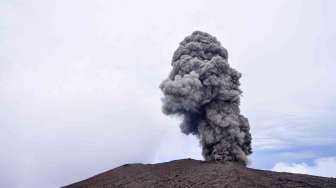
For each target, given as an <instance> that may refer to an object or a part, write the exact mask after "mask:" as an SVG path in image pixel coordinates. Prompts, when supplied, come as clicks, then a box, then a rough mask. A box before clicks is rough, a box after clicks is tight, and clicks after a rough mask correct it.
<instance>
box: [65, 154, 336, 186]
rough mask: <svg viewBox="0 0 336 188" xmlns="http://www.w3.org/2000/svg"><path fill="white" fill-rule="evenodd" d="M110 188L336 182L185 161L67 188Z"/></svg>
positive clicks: (130, 168) (122, 170) (129, 168)
mask: <svg viewBox="0 0 336 188" xmlns="http://www.w3.org/2000/svg"><path fill="white" fill-rule="evenodd" d="M110 187H132V188H133V187H135V188H138V187H146V188H147V187H181V188H182V187H183V188H184V187H223V188H229V187H230V188H231V187H232V188H249V187H256V188H263V187H267V188H268V187H293V188H294V187H296V188H298V187H314V188H315V187H321V188H322V187H323V188H327V187H333V188H336V179H335V178H325V177H318V176H310V175H304V174H291V173H280V172H272V171H265V170H256V169H251V168H246V167H244V166H240V165H238V164H233V163H229V164H222V163H216V162H203V161H197V160H193V159H182V160H176V161H171V162H167V163H159V164H126V165H123V166H120V167H118V168H115V169H112V170H110V171H107V172H104V173H102V174H99V175H96V176H93V177H92V178H89V179H87V180H83V181H80V182H78V183H74V184H71V185H68V186H65V187H64V188H110Z"/></svg>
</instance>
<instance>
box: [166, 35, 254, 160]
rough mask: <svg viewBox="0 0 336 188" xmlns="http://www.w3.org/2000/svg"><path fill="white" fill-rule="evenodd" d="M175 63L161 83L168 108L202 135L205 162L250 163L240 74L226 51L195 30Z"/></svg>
mask: <svg viewBox="0 0 336 188" xmlns="http://www.w3.org/2000/svg"><path fill="white" fill-rule="evenodd" d="M172 66H173V69H172V71H171V72H170V75H169V77H168V78H167V79H166V80H164V81H163V82H162V83H161V85H160V88H161V90H162V92H163V94H164V98H163V99H162V101H163V112H164V113H165V114H167V115H171V114H176V115H179V116H181V117H182V118H183V121H182V123H181V130H182V132H183V133H185V134H190V133H191V134H193V135H196V136H197V137H198V138H199V139H200V143H201V145H202V154H203V157H204V158H205V160H208V161H210V160H216V161H222V162H227V161H231V162H238V163H241V164H244V165H246V164H247V157H246V156H247V155H249V154H251V153H252V150H251V134H250V127H249V123H248V119H247V118H245V117H244V116H242V115H241V114H240V110H239V103H240V95H241V93H242V91H241V90H240V89H239V85H240V83H239V78H240V77H241V74H240V73H239V72H238V71H236V70H235V69H233V68H231V67H230V65H229V64H228V53H227V50H226V49H225V48H223V47H222V46H221V44H220V43H219V42H218V41H217V40H216V38H215V37H213V36H211V35H210V34H208V33H204V32H201V31H195V32H193V33H192V35H190V36H188V37H186V38H185V39H184V40H183V41H182V42H181V43H180V46H179V47H178V49H177V50H176V51H175V53H174V56H173V60H172Z"/></svg>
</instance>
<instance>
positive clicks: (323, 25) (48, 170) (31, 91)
mask: <svg viewBox="0 0 336 188" xmlns="http://www.w3.org/2000/svg"><path fill="white" fill-rule="evenodd" d="M334 9H335V2H334V1H309V2H307V1H272V2H271V1H266V0H265V1H253V2H252V1H251V2H247V1H234V2H233V1H219V0H218V1H205V0H204V1H191V0H190V1H177V0H172V1H164V2H163V1H154V0H152V1H128V0H123V1H116V0H115V1H104V0H99V1H79V0H73V1H65V0H59V1H42V0H35V1H29V0H25V1H23V0H21V1H20V0H17V1H15V0H13V1H8V0H4V1H1V2H0V126H1V132H0V147H1V148H2V150H1V155H0V187H6V188H21V187H36V188H39V187H41V188H42V187H51V188H52V187H59V186H61V185H65V184H69V183H72V182H74V181H78V180H81V179H84V178H87V177H89V176H91V175H94V174H96V173H99V172H101V171H103V170H108V169H111V168H113V167H116V166H118V165H121V164H124V163H130V162H147V163H150V162H160V161H166V160H172V159H176V158H182V157H184V158H185V157H193V158H201V151H200V148H199V146H198V142H197V140H196V139H194V138H192V137H188V136H184V135H181V133H179V130H178V129H179V127H178V126H177V125H178V124H179V120H178V119H173V118H169V117H165V116H164V115H163V114H162V112H161V101H160V98H161V97H162V94H161V92H160V90H159V88H158V86H159V84H160V82H161V81H162V80H163V79H164V78H166V77H167V75H168V73H169V71H170V69H171V66H170V63H171V62H170V61H171V58H172V55H173V52H174V50H175V49H176V48H177V46H178V43H179V42H180V41H181V40H182V39H183V38H184V36H186V35H189V34H190V33H191V32H192V31H194V30H202V31H206V32H208V33H210V34H212V35H214V36H216V37H217V39H218V40H219V41H221V43H222V45H223V47H225V48H226V49H227V50H228V52H229V54H230V55H229V62H230V65H231V66H232V67H234V68H235V69H237V70H238V71H239V72H241V73H242V79H241V83H242V86H241V89H242V90H243V92H244V94H243V97H242V99H241V104H242V105H241V109H242V114H244V115H245V116H246V117H247V118H249V121H250V125H251V132H252V136H253V140H252V143H253V147H254V148H253V150H254V152H258V150H262V149H272V148H286V147H291V146H292V145H293V144H296V146H297V147H300V146H301V145H310V144H315V145H318V144H332V145H334V144H335V143H336V141H335V139H334V134H333V132H335V126H333V123H332V122H335V116H334V115H335V112H336V111H335V107H336V102H335V99H334V96H335V94H336V90H335V88H336V87H335V85H336V83H335V82H336V77H335V74H334V71H335V70H336V69H335V68H336V66H335V63H334V61H335V59H336V57H335V53H334V52H335V51H336V36H335V33H336V28H335V24H334V18H335V16H336V15H335V13H334ZM320 119H328V122H331V123H325V124H324V123H323V124H322V123H319V122H320ZM307 121H308V122H307ZM311 122H314V123H311ZM307 130H309V131H307ZM184 146H185V147H184ZM186 147H187V148H186ZM184 148H186V149H184ZM252 165H253V161H252Z"/></svg>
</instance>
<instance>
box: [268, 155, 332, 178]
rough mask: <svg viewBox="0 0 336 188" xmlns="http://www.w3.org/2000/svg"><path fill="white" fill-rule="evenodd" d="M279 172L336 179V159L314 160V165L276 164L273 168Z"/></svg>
mask: <svg viewBox="0 0 336 188" xmlns="http://www.w3.org/2000/svg"><path fill="white" fill-rule="evenodd" d="M272 170H273V171H277V172H291V173H300V174H311V175H316V176H325V177H336V157H324V158H318V159H316V160H314V162H313V164H312V165H309V164H307V163H283V162H279V163H276V164H275V166H274V167H273V168H272Z"/></svg>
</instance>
